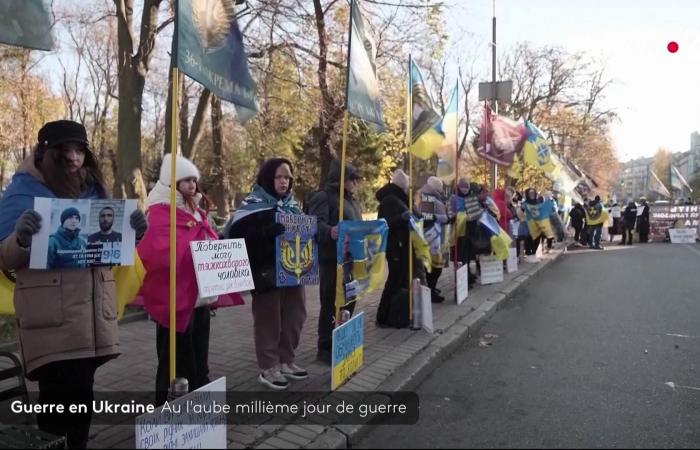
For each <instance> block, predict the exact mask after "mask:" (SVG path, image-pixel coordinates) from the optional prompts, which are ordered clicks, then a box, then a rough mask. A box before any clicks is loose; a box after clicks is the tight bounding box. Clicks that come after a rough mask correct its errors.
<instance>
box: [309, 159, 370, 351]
mask: <svg viewBox="0 0 700 450" xmlns="http://www.w3.org/2000/svg"><path fill="white" fill-rule="evenodd" d="M359 179H360V177H359V175H358V174H357V171H356V169H355V168H354V167H353V166H352V165H350V164H345V179H344V182H343V188H344V189H345V198H344V201H343V220H362V211H361V209H360V205H359V204H358V203H357V202H356V201H355V198H354V195H353V193H354V192H355V189H356V187H357V182H358V180H359ZM308 203H309V207H308V208H309V209H308V213H309V214H310V215H313V216H316V218H317V219H318V242H319V244H318V258H319V276H320V286H319V298H320V301H321V310H320V312H319V316H318V352H317V355H316V356H317V359H318V360H319V361H321V362H323V363H325V364H328V365H330V364H331V350H332V345H333V342H332V334H333V327H334V325H335V293H336V286H335V285H336V273H337V272H336V267H337V254H336V240H337V239H338V215H339V207H340V162H339V161H338V160H333V161H332V162H331V167H330V169H329V171H328V180H327V181H326V184H325V186H324V187H323V189H321V190H320V191H318V192H316V193H315V194H314V195H313V196H312V197H311V198H310V199H309V202H308ZM344 309H345V310H347V311H349V312H350V314H352V313H353V311H354V309H355V304H354V303H351V304H349V305H347V306H345V307H344Z"/></svg>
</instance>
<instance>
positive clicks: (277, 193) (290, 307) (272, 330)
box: [228, 158, 308, 390]
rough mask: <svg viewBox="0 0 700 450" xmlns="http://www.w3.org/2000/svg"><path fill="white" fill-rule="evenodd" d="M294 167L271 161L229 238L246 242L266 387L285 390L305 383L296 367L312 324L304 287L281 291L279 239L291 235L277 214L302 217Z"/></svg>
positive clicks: (243, 205) (261, 378)
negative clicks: (291, 382)
mask: <svg viewBox="0 0 700 450" xmlns="http://www.w3.org/2000/svg"><path fill="white" fill-rule="evenodd" d="M293 185H294V173H293V172H292V163H291V162H289V160H287V159H284V158H272V159H269V160H267V161H266V162H265V163H264V164H263V165H262V167H261V168H260V171H259V172H258V177H257V181H256V184H255V185H254V186H253V190H252V192H251V193H250V194H248V196H247V197H246V198H245V200H243V202H242V203H241V207H240V208H239V209H237V210H236V212H235V213H234V214H233V217H232V218H231V224H230V227H229V235H228V238H229V239H236V238H244V239H245V242H246V247H247V248H248V249H249V252H250V253H249V254H248V258H249V259H250V267H251V269H252V272H253V282H254V283H255V290H253V291H252V295H253V326H254V329H255V355H256V357H257V359H258V367H259V368H260V376H259V377H258V380H259V381H260V383H262V384H263V385H265V386H267V387H269V388H271V389H275V390H282V389H286V388H287V387H288V386H289V382H288V381H287V378H290V379H292V380H303V379H305V378H306V377H307V376H308V373H307V372H306V370H304V369H302V368H301V367H299V366H297V365H296V364H294V359H295V354H296V349H297V347H298V346H299V341H300V339H301V330H302V328H303V327H304V321H306V296H305V293H304V287H303V286H289V287H277V284H276V278H275V270H276V269H275V267H276V264H275V239H276V238H277V236H279V235H281V234H283V233H284V231H285V227H284V225H282V224H281V223H276V222H275V214H276V213H278V212H280V213H286V214H301V210H300V209H299V208H298V206H297V203H296V201H295V200H294V198H293V197H292V187H293Z"/></svg>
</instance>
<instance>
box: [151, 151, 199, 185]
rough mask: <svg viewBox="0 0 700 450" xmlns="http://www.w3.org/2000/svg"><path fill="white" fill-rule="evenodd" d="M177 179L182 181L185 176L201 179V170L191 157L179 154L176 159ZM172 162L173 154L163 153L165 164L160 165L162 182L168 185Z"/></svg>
mask: <svg viewBox="0 0 700 450" xmlns="http://www.w3.org/2000/svg"><path fill="white" fill-rule="evenodd" d="M175 161H176V162H175V179H176V181H180V180H182V179H184V178H189V177H195V178H197V180H199V170H198V169H197V166H195V165H194V163H192V161H190V160H189V159H187V158H185V157H182V156H180V155H177V159H176V160H175ZM171 163H172V155H171V154H170V153H166V154H165V155H163V164H162V165H161V166H160V182H161V183H163V184H164V185H166V186H170V170H171V165H170V164H171Z"/></svg>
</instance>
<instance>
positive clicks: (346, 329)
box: [331, 312, 365, 390]
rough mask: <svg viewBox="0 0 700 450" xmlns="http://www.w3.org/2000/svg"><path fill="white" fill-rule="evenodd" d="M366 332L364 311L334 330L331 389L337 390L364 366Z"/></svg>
mask: <svg viewBox="0 0 700 450" xmlns="http://www.w3.org/2000/svg"><path fill="white" fill-rule="evenodd" d="M364 332H365V313H364V312H361V313H359V314H357V315H356V316H355V317H353V318H352V319H350V320H348V321H347V322H345V323H344V324H342V325H341V326H339V327H337V328H335V329H334V330H333V351H332V364H333V370H332V372H331V373H332V374H331V390H336V389H337V388H338V387H340V386H341V385H342V384H343V383H345V382H346V381H347V380H348V378H350V377H351V376H352V375H353V374H354V373H355V372H357V371H358V370H360V367H362V361H363V358H364V341H365V333H364Z"/></svg>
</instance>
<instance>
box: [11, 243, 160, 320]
mask: <svg viewBox="0 0 700 450" xmlns="http://www.w3.org/2000/svg"><path fill="white" fill-rule="evenodd" d="M112 273H113V274H114V281H115V282H116V286H117V319H121V318H122V316H123V315H124V308H126V305H128V304H129V303H131V302H133V301H134V299H135V298H136V295H137V294H138V292H139V290H140V289H141V285H142V284H143V279H144V278H145V277H146V269H145V268H144V267H143V263H142V262H141V258H139V254H138V252H134V265H133V266H115V267H112ZM8 275H9V276H8ZM14 293H15V281H14V277H13V276H12V275H11V274H6V273H5V272H2V271H0V315H14V314H15V305H14V300H13V298H14Z"/></svg>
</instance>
